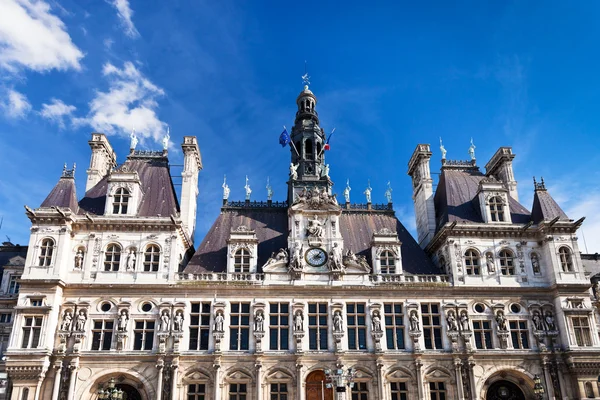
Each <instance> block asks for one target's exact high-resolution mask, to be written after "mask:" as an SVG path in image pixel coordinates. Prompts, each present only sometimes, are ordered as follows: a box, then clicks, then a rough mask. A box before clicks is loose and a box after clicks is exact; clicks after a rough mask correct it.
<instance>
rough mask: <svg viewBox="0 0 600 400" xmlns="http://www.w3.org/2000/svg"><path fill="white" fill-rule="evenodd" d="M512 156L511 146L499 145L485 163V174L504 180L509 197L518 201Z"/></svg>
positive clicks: (513, 156)
mask: <svg viewBox="0 0 600 400" xmlns="http://www.w3.org/2000/svg"><path fill="white" fill-rule="evenodd" d="M514 158H515V155H514V154H513V152H512V148H511V147H500V148H499V149H498V151H496V153H495V154H494V155H493V156H492V158H491V159H490V161H489V162H488V163H487V164H486V165H485V175H486V176H493V177H494V178H496V179H498V180H499V181H502V182H504V186H505V187H506V189H508V194H510V197H512V198H513V199H515V200H517V201H519V193H518V192H517V181H515V175H514V173H513V167H512V160H513V159H514Z"/></svg>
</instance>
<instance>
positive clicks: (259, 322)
mask: <svg viewBox="0 0 600 400" xmlns="http://www.w3.org/2000/svg"><path fill="white" fill-rule="evenodd" d="M254 331H255V332H264V331H265V318H264V316H263V313H262V311H258V312H257V313H256V315H255V316H254Z"/></svg>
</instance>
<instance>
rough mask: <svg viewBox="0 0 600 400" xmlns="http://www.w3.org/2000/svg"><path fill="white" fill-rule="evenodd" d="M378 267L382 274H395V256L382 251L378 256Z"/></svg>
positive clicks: (389, 252)
mask: <svg viewBox="0 0 600 400" xmlns="http://www.w3.org/2000/svg"><path fill="white" fill-rule="evenodd" d="M379 265H380V268H381V273H382V274H395V273H396V256H395V255H394V253H392V252H391V251H389V250H385V251H382V252H381V255H380V256H379Z"/></svg>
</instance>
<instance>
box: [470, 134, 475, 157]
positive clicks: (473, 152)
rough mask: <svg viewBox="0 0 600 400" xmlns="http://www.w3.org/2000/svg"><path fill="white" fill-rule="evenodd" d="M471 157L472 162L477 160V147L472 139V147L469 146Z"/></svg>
mask: <svg viewBox="0 0 600 400" xmlns="http://www.w3.org/2000/svg"><path fill="white" fill-rule="evenodd" d="M469 157H471V160H475V145H474V144H473V138H471V146H469Z"/></svg>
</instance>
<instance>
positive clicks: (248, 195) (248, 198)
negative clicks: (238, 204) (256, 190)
mask: <svg viewBox="0 0 600 400" xmlns="http://www.w3.org/2000/svg"><path fill="white" fill-rule="evenodd" d="M244 189H245V190H246V200H250V195H251V194H252V189H250V185H249V184H248V176H247V175H246V186H244Z"/></svg>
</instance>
